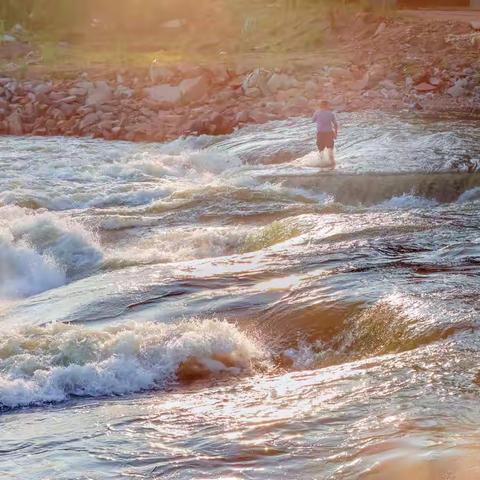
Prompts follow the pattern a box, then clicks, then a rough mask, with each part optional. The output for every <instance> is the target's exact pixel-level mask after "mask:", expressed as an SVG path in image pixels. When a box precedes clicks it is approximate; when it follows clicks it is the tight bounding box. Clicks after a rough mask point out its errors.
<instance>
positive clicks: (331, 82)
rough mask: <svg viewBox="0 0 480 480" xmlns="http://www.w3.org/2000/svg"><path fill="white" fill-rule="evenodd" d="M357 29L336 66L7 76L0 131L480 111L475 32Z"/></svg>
mask: <svg viewBox="0 0 480 480" xmlns="http://www.w3.org/2000/svg"><path fill="white" fill-rule="evenodd" d="M350 22H351V25H350V28H348V25H344V24H342V23H341V22H340V23H339V25H337V27H336V31H335V35H334V36H332V38H334V39H335V43H334V44H332V46H331V48H333V49H335V50H336V51H338V62H335V63H336V64H335V65H332V64H328V63H327V62H326V61H324V60H322V57H321V56H316V57H309V58H310V59H308V60H306V59H301V58H300V59H298V60H297V61H295V62H291V63H288V64H286V66H282V67H280V68H274V69H272V70H269V69H265V68H251V66H248V67H247V66H245V65H244V64H242V63H241V62H232V61H228V62H217V63H215V64H208V65H205V64H202V65H194V64H188V65H187V64H179V65H174V66H163V65H159V64H157V63H153V64H152V65H150V66H149V68H145V69H144V70H143V71H141V70H140V71H139V70H136V71H134V72H133V71H130V70H129V69H121V70H118V71H115V72H111V73H108V74H107V73H105V74H103V75H102V74H99V73H98V72H96V73H95V74H93V73H87V72H81V73H79V74H78V76H77V77H76V78H73V79H72V78H69V79H64V80H53V79H48V78H47V79H45V78H26V79H18V78H16V77H15V76H14V75H10V76H7V75H2V74H0V133H1V134H11V135H76V136H91V137H98V138H105V139H124V140H131V141H165V140H168V139H172V138H175V137H178V136H181V135H187V134H211V135H217V134H225V133H229V132H231V131H233V130H234V129H235V128H238V127H241V126H242V125H245V124H248V123H264V122H267V121H269V120H277V119H285V118H288V117H292V116H308V115H310V114H311V112H312V110H313V109H314V108H315V107H316V105H317V103H318V102H319V101H320V100H321V99H323V98H327V99H330V100H331V102H332V103H333V105H334V106H335V107H336V108H337V109H339V110H346V111H352V110H364V109H369V110H371V109H374V110H390V111H391V110H395V111H398V110H414V111H429V112H443V111H446V112H452V111H455V112H462V113H469V114H471V113H477V112H480V60H478V51H479V45H480V33H479V32H478V31H477V28H480V26H478V25H475V24H470V25H469V24H467V23H454V22H432V23H425V22H424V21H422V22H420V21H412V20H410V19H404V18H396V19H391V18H388V19H379V18H378V17H376V18H374V17H371V16H368V15H362V14H359V15H357V16H356V17H355V18H354V19H353V20H351V21H350Z"/></svg>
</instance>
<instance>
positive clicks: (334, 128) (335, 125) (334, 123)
mask: <svg viewBox="0 0 480 480" xmlns="http://www.w3.org/2000/svg"><path fill="white" fill-rule="evenodd" d="M332 125H333V131H334V132H335V138H337V135H338V122H337V118H336V117H335V114H334V113H332Z"/></svg>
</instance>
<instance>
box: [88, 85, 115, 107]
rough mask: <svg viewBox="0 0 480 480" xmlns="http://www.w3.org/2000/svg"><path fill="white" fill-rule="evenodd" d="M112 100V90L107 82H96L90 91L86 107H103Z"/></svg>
mask: <svg viewBox="0 0 480 480" xmlns="http://www.w3.org/2000/svg"><path fill="white" fill-rule="evenodd" d="M111 99H112V89H111V88H110V86H109V85H108V83H107V82H103V81H102V82H95V83H94V84H93V85H92V86H91V87H90V88H89V90H88V93H87V98H86V99H85V105H92V106H97V105H102V104H103V103H106V102H109V101H110V100H111Z"/></svg>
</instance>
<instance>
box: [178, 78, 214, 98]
mask: <svg viewBox="0 0 480 480" xmlns="http://www.w3.org/2000/svg"><path fill="white" fill-rule="evenodd" d="M178 87H179V89H180V92H181V96H182V102H185V103H192V102H197V101H199V100H201V99H202V98H204V97H205V96H206V95H207V93H208V90H209V83H208V80H207V79H206V78H205V77H204V76H200V77H196V78H187V79H185V80H182V82H181V83H180V85H179V86H178Z"/></svg>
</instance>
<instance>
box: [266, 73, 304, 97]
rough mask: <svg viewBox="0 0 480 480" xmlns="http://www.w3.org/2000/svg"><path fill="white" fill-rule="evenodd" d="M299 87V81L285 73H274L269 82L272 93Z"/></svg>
mask: <svg viewBox="0 0 480 480" xmlns="http://www.w3.org/2000/svg"><path fill="white" fill-rule="evenodd" d="M297 85H298V81H297V80H296V79H295V78H293V77H290V76H289V75H286V74H284V73H274V74H273V75H272V76H271V77H270V78H269V79H268V81H267V88H268V90H269V91H270V92H271V93H276V92H278V91H279V90H288V89H289V88H295V87H296V86H297Z"/></svg>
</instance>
